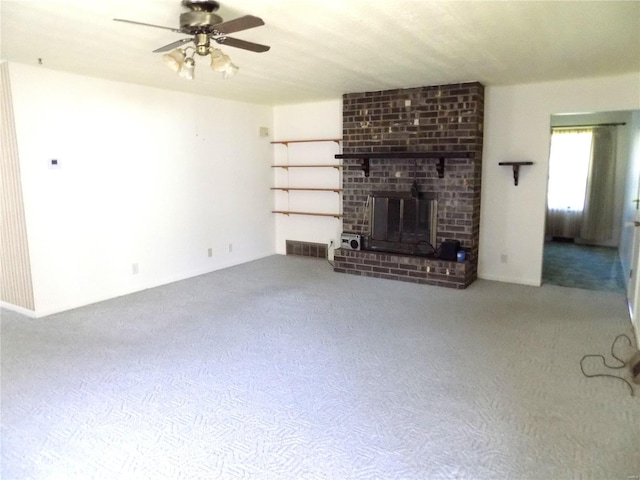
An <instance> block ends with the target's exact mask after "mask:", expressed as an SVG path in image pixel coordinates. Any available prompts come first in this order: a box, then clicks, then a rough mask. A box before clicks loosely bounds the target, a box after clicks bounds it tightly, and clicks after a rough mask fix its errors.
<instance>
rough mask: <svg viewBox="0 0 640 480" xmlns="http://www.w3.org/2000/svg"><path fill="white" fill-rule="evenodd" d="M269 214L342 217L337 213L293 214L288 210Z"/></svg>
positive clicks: (273, 211) (274, 211)
mask: <svg viewBox="0 0 640 480" xmlns="http://www.w3.org/2000/svg"><path fill="white" fill-rule="evenodd" d="M271 213H281V214H283V215H310V216H313V217H334V218H342V215H340V214H339V213H315V212H293V211H289V210H272V211H271Z"/></svg>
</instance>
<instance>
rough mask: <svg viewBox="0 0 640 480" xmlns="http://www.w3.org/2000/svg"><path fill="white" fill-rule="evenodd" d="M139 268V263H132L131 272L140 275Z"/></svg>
mask: <svg viewBox="0 0 640 480" xmlns="http://www.w3.org/2000/svg"><path fill="white" fill-rule="evenodd" d="M138 272H139V269H138V264H137V263H132V264H131V273H132V274H133V275H138Z"/></svg>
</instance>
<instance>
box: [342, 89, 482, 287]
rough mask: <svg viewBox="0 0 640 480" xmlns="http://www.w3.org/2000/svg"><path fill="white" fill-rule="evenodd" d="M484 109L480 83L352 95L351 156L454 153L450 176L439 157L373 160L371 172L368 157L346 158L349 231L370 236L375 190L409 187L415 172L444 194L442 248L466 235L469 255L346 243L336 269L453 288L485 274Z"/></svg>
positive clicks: (347, 107)
mask: <svg viewBox="0 0 640 480" xmlns="http://www.w3.org/2000/svg"><path fill="white" fill-rule="evenodd" d="M483 115H484V87H483V86H482V85H481V84H480V83H477V82H474V83H464V84H453V85H440V86H432V87H420V88H410V89H400V90H388V91H379V92H365V93H352V94H346V95H344V97H343V153H344V154H347V155H350V154H358V155H362V158H365V157H366V154H367V153H375V154H378V155H377V156H376V157H379V156H380V155H379V154H386V153H389V154H390V157H392V155H393V154H394V153H400V152H412V153H416V152H419V153H434V152H446V155H447V157H448V158H446V159H445V160H444V175H443V178H439V175H438V172H437V168H436V167H437V166H438V164H439V159H437V158H435V159H431V158H429V159H425V158H419V159H413V158H396V159H394V158H370V159H369V161H368V163H369V172H368V173H369V176H368V177H367V176H365V174H364V172H363V166H362V165H363V161H362V160H361V159H358V158H345V160H344V161H343V164H344V169H343V171H344V174H343V185H342V186H343V214H344V218H343V230H344V231H345V232H349V233H359V234H362V235H367V234H368V232H369V219H368V215H367V212H366V206H367V198H368V197H369V195H371V193H372V192H374V191H382V190H386V191H396V192H408V191H409V190H410V188H411V185H412V183H413V181H414V176H415V179H416V181H417V183H418V185H419V188H420V190H421V191H422V192H424V193H432V194H435V195H436V197H437V200H438V226H437V232H436V237H437V245H435V247H437V246H439V245H440V244H441V242H442V241H443V240H445V239H456V240H459V241H460V243H461V245H462V247H463V248H464V249H465V250H466V251H467V252H468V259H467V260H465V261H464V262H461V263H457V262H448V261H442V260H438V259H433V258H425V257H414V256H407V255H400V254H389V253H381V252H371V251H349V250H344V249H338V250H336V252H335V256H334V259H335V271H337V272H343V273H353V274H358V275H367V276H374V277H380V278H393V279H396V280H403V281H411V282H417V283H427V284H433V285H440V286H447V287H453V288H465V287H467V286H468V285H469V284H471V283H472V282H473V281H474V280H475V279H476V278H477V258H478V242H479V232H480V177H481V170H482V123H483ZM457 154H460V155H459V157H460V158H457V157H458V155H457ZM465 157H470V158H465ZM414 170H415V173H414ZM365 245H366V241H365Z"/></svg>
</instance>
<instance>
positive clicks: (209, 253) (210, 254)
mask: <svg viewBox="0 0 640 480" xmlns="http://www.w3.org/2000/svg"><path fill="white" fill-rule="evenodd" d="M207 255H209V257H213V248H210V249H209V250H207Z"/></svg>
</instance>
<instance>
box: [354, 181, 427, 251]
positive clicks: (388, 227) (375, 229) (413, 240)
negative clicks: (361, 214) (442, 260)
mask: <svg viewBox="0 0 640 480" xmlns="http://www.w3.org/2000/svg"><path fill="white" fill-rule="evenodd" d="M370 212H371V213H370V222H369V225H370V226H371V231H370V235H369V239H368V242H367V243H366V249H367V250H377V251H381V252H390V253H402V254H407V255H424V256H429V255H433V254H434V253H435V252H434V247H435V244H436V227H437V221H438V218H437V217H438V205H437V200H436V196H435V195H433V194H425V193H418V194H416V193H415V192H414V194H413V195H412V194H411V193H409V192H407V193H404V192H373V193H372V195H371V209H370Z"/></svg>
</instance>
